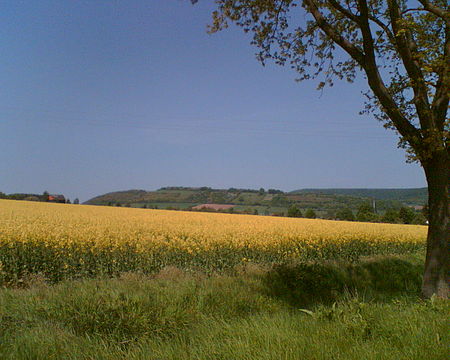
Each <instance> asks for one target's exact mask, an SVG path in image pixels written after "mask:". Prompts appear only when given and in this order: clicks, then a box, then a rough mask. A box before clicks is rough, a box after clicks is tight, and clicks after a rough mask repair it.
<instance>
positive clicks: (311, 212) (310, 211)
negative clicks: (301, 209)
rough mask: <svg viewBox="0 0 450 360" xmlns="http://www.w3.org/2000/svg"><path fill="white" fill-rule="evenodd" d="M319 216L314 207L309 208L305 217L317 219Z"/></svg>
mask: <svg viewBox="0 0 450 360" xmlns="http://www.w3.org/2000/svg"><path fill="white" fill-rule="evenodd" d="M316 217H317V215H316V212H315V211H314V210H313V209H308V210H306V212H305V218H308V219H315V218H316Z"/></svg>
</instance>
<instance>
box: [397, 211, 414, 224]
mask: <svg viewBox="0 0 450 360" xmlns="http://www.w3.org/2000/svg"><path fill="white" fill-rule="evenodd" d="M398 217H399V218H400V220H401V222H402V223H403V224H412V223H413V221H414V218H415V217H416V213H415V212H414V210H413V209H411V208H407V207H402V208H401V209H400V210H399V212H398Z"/></svg>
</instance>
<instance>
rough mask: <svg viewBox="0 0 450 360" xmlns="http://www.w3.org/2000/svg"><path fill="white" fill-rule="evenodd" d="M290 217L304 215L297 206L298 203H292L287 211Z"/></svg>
mask: <svg viewBox="0 0 450 360" xmlns="http://www.w3.org/2000/svg"><path fill="white" fill-rule="evenodd" d="M287 216H288V217H302V211H301V210H300V209H299V208H298V207H297V205H295V204H294V205H291V206H290V207H289V209H288V211H287Z"/></svg>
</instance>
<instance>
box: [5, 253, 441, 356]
mask: <svg viewBox="0 0 450 360" xmlns="http://www.w3.org/2000/svg"><path fill="white" fill-rule="evenodd" d="M421 261H422V260H421V259H418V258H415V257H414V256H411V255H409V256H408V257H377V258H372V259H366V260H363V261H360V262H358V263H335V262H333V263H331V262H322V263H305V262H303V263H297V264H289V265H279V266H275V267H272V268H270V269H269V268H267V269H264V268H262V267H260V266H256V265H251V264H248V265H246V266H242V267H241V268H237V269H236V271H235V273H234V274H231V273H230V274H228V275H214V276H205V275H203V274H201V273H185V272H182V271H181V270H179V269H177V268H166V269H164V270H162V271H161V272H160V273H158V274H157V275H152V276H149V275H143V274H139V273H124V274H122V275H121V276H120V277H119V278H115V279H100V278H97V279H89V280H77V281H74V280H72V281H68V280H67V281H63V282H61V283H59V284H56V285H49V284H47V283H46V282H44V281H43V280H41V279H39V278H38V277H30V278H29V279H28V280H27V284H26V286H27V287H26V288H22V289H3V290H0V358H1V359H5V360H6V359H45V360H47V359H127V360H128V359H130V360H133V359H142V360H143V359H146V360H147V359H150V360H168V359H173V360H183V359H198V360H206V359H211V360H218V359H224V360H225V359H227V360H232V359H246V360H250V359H273V360H278V359H292V360H294V359H358V360H359V359H396V360H397V359H405V360H406V359H408V360H409V359H446V358H448V355H449V353H448V348H449V344H450V338H449V334H450V323H449V321H448V314H449V313H450V306H449V303H448V302H447V301H444V300H440V299H432V300H431V301H422V300H420V299H419V288H420V281H421V273H422V267H421V265H420V264H421Z"/></svg>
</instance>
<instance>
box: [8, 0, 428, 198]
mask: <svg viewBox="0 0 450 360" xmlns="http://www.w3.org/2000/svg"><path fill="white" fill-rule="evenodd" d="M212 10H213V5H212V2H211V1H202V2H200V3H198V4H197V5H196V6H192V5H190V3H189V2H188V1H183V0H165V1H161V0H159V1H158V0H151V1H132V0H130V1H110V0H108V1H106V0H104V1H103V0H96V1H92V0H80V1H63V0H54V1H49V0H40V1H32V2H30V1H19V0H4V1H2V2H0V42H1V44H2V51H1V52H0V82H1V84H2V86H1V87H0V136H1V141H0V191H3V192H6V193H12V192H36V193H42V192H43V191H44V190H48V191H49V192H52V193H63V194H66V195H67V196H68V197H70V198H71V199H73V198H75V197H79V198H80V200H82V201H84V200H87V199H89V198H90V197H92V196H95V195H99V194H102V193H106V192H110V191H116V190H125V189H133V188H134V189H146V190H152V189H157V188H159V187H161V186H176V185H179V186H211V187H216V188H228V187H245V188H260V187H264V188H278V189H282V190H286V191H288V190H294V189H299V188H305V187H315V188H316V187H322V188H323V187H361V188H369V187H422V186H425V184H426V182H425V179H424V176H423V171H422V169H421V168H420V167H419V165H417V164H406V163H405V155H404V152H403V150H400V149H397V148H396V143H397V139H396V136H395V134H394V133H393V132H392V131H388V130H385V129H384V128H383V127H382V126H381V124H380V123H378V122H377V121H376V120H375V119H373V118H371V117H369V116H360V115H358V112H359V111H360V110H361V109H362V107H363V97H362V95H361V91H362V90H364V89H365V84H364V80H363V79H362V78H361V79H358V80H357V81H356V83H354V84H347V83H343V82H338V83H336V85H335V86H334V87H333V88H331V89H326V90H325V91H324V92H319V91H316V90H315V88H316V86H317V83H315V82H314V81H309V82H302V83H297V82H295V81H294V79H295V73H294V72H293V71H292V70H290V69H289V68H287V67H286V68H282V67H278V66H276V65H272V64H269V65H268V66H266V67H262V66H261V65H260V64H259V63H258V62H257V61H256V59H255V56H254V53H255V52H256V49H254V48H252V46H251V45H249V42H250V38H249V36H248V35H245V34H244V33H243V32H242V31H241V30H240V29H237V28H235V27H232V28H230V29H228V30H226V31H224V32H221V33H219V34H215V35H208V34H207V33H206V25H207V24H208V23H209V21H210V14H211V11H212Z"/></svg>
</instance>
